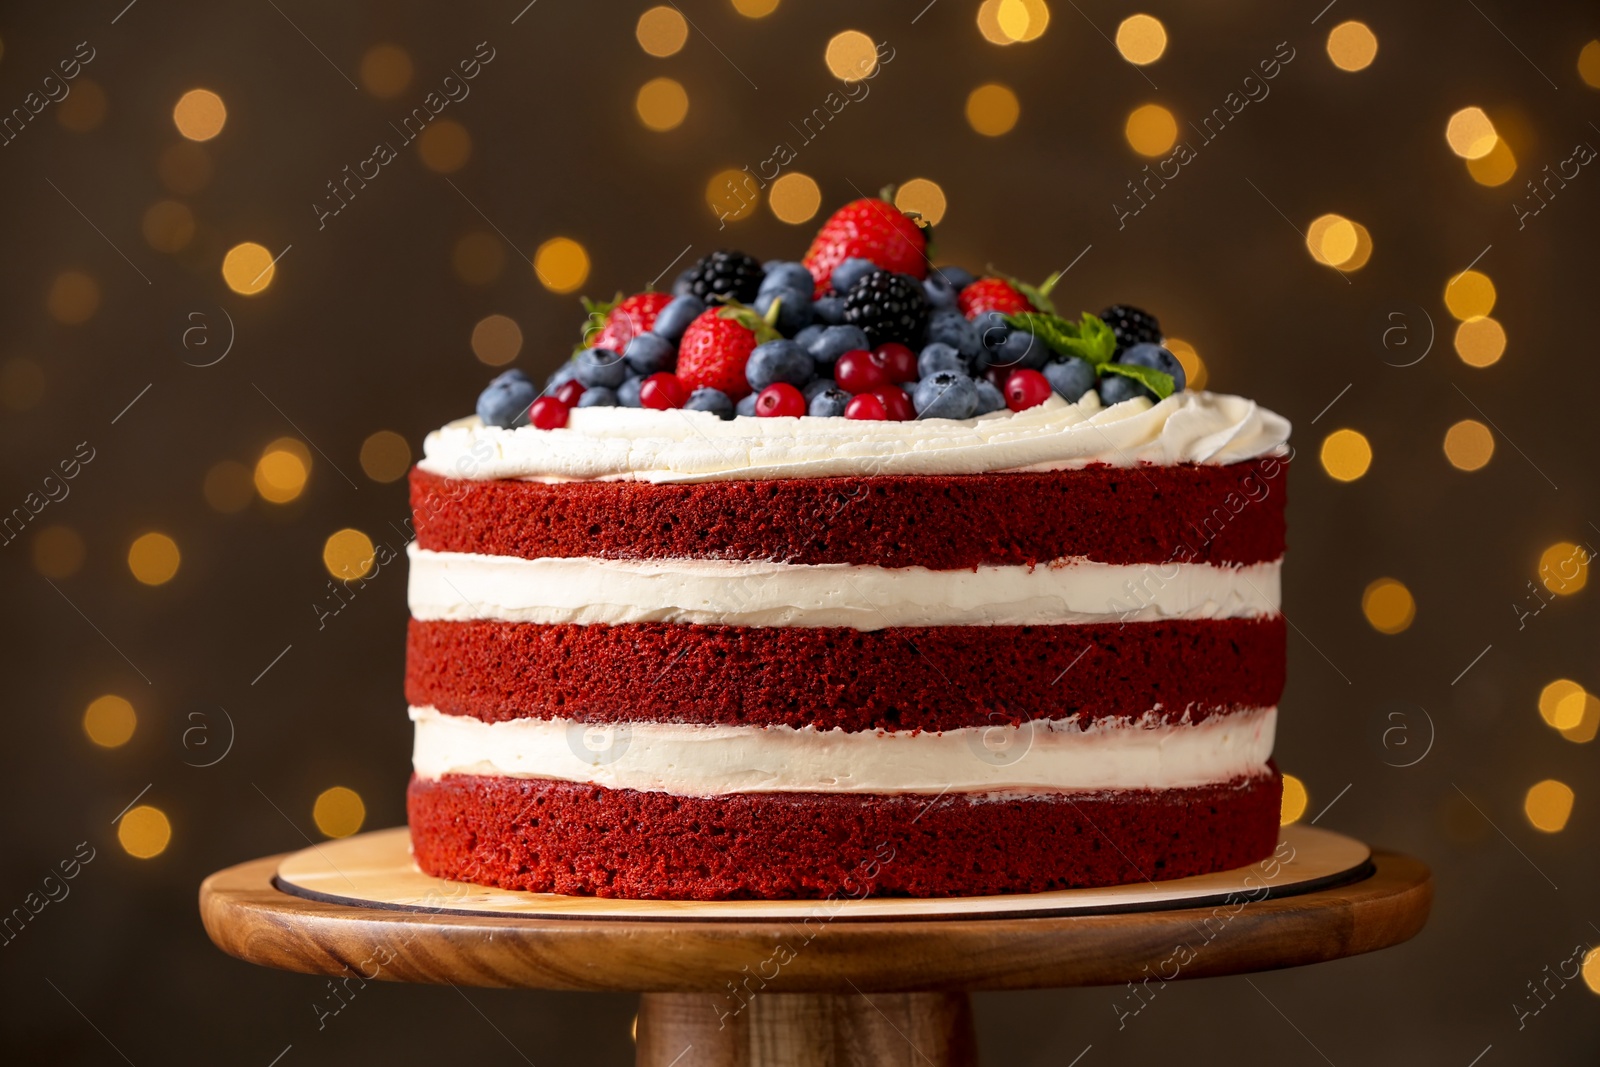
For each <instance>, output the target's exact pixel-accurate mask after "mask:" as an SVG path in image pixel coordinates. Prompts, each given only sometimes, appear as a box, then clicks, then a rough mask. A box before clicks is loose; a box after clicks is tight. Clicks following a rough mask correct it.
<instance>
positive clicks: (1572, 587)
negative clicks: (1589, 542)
mask: <svg viewBox="0 0 1600 1067" xmlns="http://www.w3.org/2000/svg"><path fill="white" fill-rule="evenodd" d="M1539 580H1540V581H1541V582H1543V583H1544V587H1545V588H1546V589H1548V590H1550V591H1551V592H1552V593H1555V594H1556V595H1557V596H1571V595H1572V594H1573V593H1576V592H1577V591H1578V590H1580V589H1582V588H1583V587H1584V586H1585V585H1588V584H1589V550H1588V549H1587V548H1583V547H1582V546H1579V545H1575V544H1573V543H1572V542H1571V541H1557V542H1556V543H1555V544H1553V545H1551V546H1550V547H1549V548H1547V549H1545V550H1544V551H1543V552H1541V553H1540V554H1539Z"/></svg>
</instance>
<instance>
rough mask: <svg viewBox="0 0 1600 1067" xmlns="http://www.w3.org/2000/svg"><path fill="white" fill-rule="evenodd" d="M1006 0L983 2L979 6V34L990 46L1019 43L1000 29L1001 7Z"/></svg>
mask: <svg viewBox="0 0 1600 1067" xmlns="http://www.w3.org/2000/svg"><path fill="white" fill-rule="evenodd" d="M1004 2H1005V0H983V3H981V4H979V5H978V16H977V17H978V32H979V33H980V34H982V35H983V39H984V40H985V41H988V42H989V43H990V44H998V45H1008V44H1016V43H1017V42H1016V41H1015V40H1014V39H1013V38H1012V37H1011V36H1010V35H1009V34H1007V33H1006V31H1005V30H1003V29H1001V28H1000V5H1001V4H1002V3H1004Z"/></svg>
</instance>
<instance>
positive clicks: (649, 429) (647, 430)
mask: <svg viewBox="0 0 1600 1067" xmlns="http://www.w3.org/2000/svg"><path fill="white" fill-rule="evenodd" d="M1288 438H1289V422H1288V420H1286V419H1284V418H1283V417H1282V416H1280V415H1277V414H1275V413H1273V412H1271V411H1269V410H1267V409H1266V408H1263V407H1260V406H1258V405H1257V404H1256V403H1255V401H1253V400H1248V399H1246V398H1244V397H1239V396H1230V395H1227V394H1222V393H1207V392H1183V393H1176V394H1174V395H1172V396H1169V397H1167V398H1166V399H1165V400H1162V401H1159V402H1151V401H1150V400H1149V399H1147V398H1144V397H1136V398H1134V399H1132V400H1125V401H1123V402H1122V403H1120V404H1114V405H1112V406H1110V407H1105V406H1102V405H1101V403H1100V400H1099V397H1098V396H1097V395H1096V394H1095V393H1094V392H1093V391H1091V392H1089V393H1086V394H1085V395H1084V397H1083V399H1081V400H1079V401H1078V402H1077V403H1068V402H1066V401H1065V400H1063V399H1061V398H1060V397H1059V396H1052V397H1051V398H1050V399H1048V400H1046V401H1045V402H1044V403H1043V404H1040V405H1038V406H1037V407H1033V408H1029V409H1027V410H1025V411H1020V412H1010V411H999V412H994V413H992V414H989V415H984V416H980V417H979V418H975V419H961V420H955V419H918V420H916V421H914V422H873V421H868V420H856V419H840V418H812V417H810V416H806V417H802V418H772V419H764V418H755V417H740V418H735V419H729V420H723V419H720V418H718V417H717V416H715V415H713V414H711V413H709V412H703V411H683V410H670V411H651V410H647V409H642V408H621V407H611V408H605V407H595V408H577V409H574V410H573V411H572V413H571V416H570V419H569V421H568V424H567V426H566V427H564V428H562V429H557V430H540V429H537V428H534V427H531V426H523V427H518V428H516V429H501V428H498V427H493V426H484V425H483V424H482V423H481V422H479V420H478V419H477V418H476V417H472V418H467V419H462V420H460V421H458V422H453V423H450V424H449V425H448V426H445V427H443V428H442V429H439V430H436V431H434V432H433V433H431V434H429V435H428V438H427V440H426V442H425V443H424V445H423V452H424V458H423V460H422V462H421V463H420V464H419V466H420V467H421V468H422V469H423V470H426V471H428V472H430V473H433V474H438V475H443V476H446V477H453V478H470V479H490V478H525V479H532V480H540V481H574V480H589V479H605V480H612V479H615V480H636V481H647V482H709V481H727V480H735V479H763V478H823V477H839V476H856V477H860V476H866V475H879V474H981V473H986V472H990V471H1011V470H1063V469H1070V468H1073V467H1084V466H1090V465H1093V464H1099V463H1103V464H1107V465H1110V466H1114V467H1132V466H1137V465H1139V464H1141V463H1149V464H1156V465H1161V466H1172V465H1176V464H1181V463H1206V464H1225V463H1238V462H1242V461H1244V460H1249V459H1254V458H1257V457H1259V456H1265V455H1268V454H1281V453H1282V452H1283V451H1284V445H1285V442H1286V441H1287V440H1288Z"/></svg>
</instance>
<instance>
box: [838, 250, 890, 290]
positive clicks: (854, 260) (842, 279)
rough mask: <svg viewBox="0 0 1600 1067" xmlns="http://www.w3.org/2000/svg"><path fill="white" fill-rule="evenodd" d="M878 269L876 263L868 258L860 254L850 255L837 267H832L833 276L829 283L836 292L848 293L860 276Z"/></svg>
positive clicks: (863, 276) (862, 276)
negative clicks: (863, 257)
mask: <svg viewBox="0 0 1600 1067" xmlns="http://www.w3.org/2000/svg"><path fill="white" fill-rule="evenodd" d="M877 269H878V265H877V264H876V263H874V262H872V260H870V259H862V258H861V257H860V256H851V257H850V258H849V259H847V260H845V261H844V262H843V263H841V264H839V265H838V266H837V267H835V268H833V277H832V278H830V279H829V283H830V284H831V285H832V286H833V291H834V292H836V293H848V292H849V291H850V289H851V287H852V286H854V285H855V284H856V282H859V281H860V280H861V279H862V278H865V277H866V276H867V275H869V274H871V273H872V272H873V271H875V270H877Z"/></svg>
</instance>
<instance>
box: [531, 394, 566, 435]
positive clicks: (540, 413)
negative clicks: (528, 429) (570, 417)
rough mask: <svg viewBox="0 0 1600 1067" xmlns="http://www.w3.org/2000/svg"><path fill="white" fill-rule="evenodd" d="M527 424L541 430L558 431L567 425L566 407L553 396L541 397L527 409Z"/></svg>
mask: <svg viewBox="0 0 1600 1067" xmlns="http://www.w3.org/2000/svg"><path fill="white" fill-rule="evenodd" d="M528 422H530V423H531V424H533V425H534V426H537V427H538V428H539V429H541V430H559V429H561V427H563V426H565V425H566V424H567V405H565V404H563V403H562V402H561V401H560V400H558V399H556V398H555V397H553V396H541V397H540V398H539V399H538V400H535V401H534V402H533V404H532V406H530V407H529V408H528Z"/></svg>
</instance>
